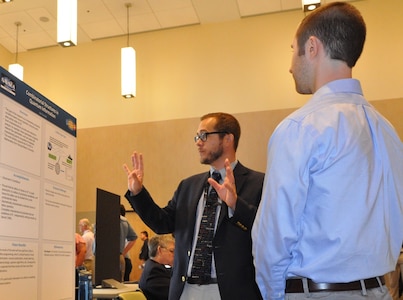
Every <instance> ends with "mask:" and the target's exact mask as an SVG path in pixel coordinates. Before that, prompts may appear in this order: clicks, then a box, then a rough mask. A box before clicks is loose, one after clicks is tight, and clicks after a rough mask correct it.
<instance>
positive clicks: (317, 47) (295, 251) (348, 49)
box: [252, 2, 403, 300]
mask: <svg viewBox="0 0 403 300" xmlns="http://www.w3.org/2000/svg"><path fill="white" fill-rule="evenodd" d="M365 37H366V26H365V23H364V20H363V18H362V16H361V14H360V12H359V11H358V10H357V9H356V8H355V7H354V6H352V5H351V4H349V3H346V2H332V3H329V4H327V5H324V6H321V7H320V8H318V9H317V10H314V11H313V12H312V13H310V14H308V15H307V16H306V17H305V18H304V20H303V21H302V22H301V24H300V25H299V27H298V29H297V32H296V35H295V39H294V41H293V43H292V49H293V56H292V62H291V68H290V72H291V73H292V75H293V77H294V81H295V86H296V90H297V92H298V93H301V94H313V96H312V98H311V99H310V100H309V102H308V103H307V104H305V105H304V106H303V107H302V108H300V109H298V110H297V111H295V112H294V113H292V114H291V115H290V116H288V117H287V118H285V119H284V120H283V121H282V122H281V123H280V124H279V125H278V126H277V128H276V129H275V131H274V133H273V135H272V137H271V138H270V142H269V145H268V158H267V168H266V177H265V182H264V187H263V193H262V201H261V202H260V206H259V209H258V212H257V215H256V219H255V223H254V226H253V230H252V239H253V255H254V258H255V261H254V262H255V266H256V277H257V283H258V285H259V287H260V290H261V292H262V296H263V298H264V299H265V300H270V299H316V298H320V299H332V300H333V299H340V300H347V299H366V300H369V299H390V295H389V294H388V291H387V288H386V287H385V286H384V284H383V275H384V274H385V273H387V272H390V271H391V270H393V269H394V268H395V266H396V261H397V258H398V256H399V252H400V246H401V244H402V240H403V159H402V158H403V145H402V142H401V141H400V139H399V137H398V135H397V134H396V132H395V130H394V129H393V127H392V126H391V124H390V123H389V122H388V121H387V120H386V119H385V118H384V117H383V116H381V115H380V114H379V113H378V112H377V111H376V110H375V108H374V107H373V106H372V105H371V104H369V103H368V102H367V100H365V98H364V97H363V92H362V89H361V85H360V82H359V81H358V80H356V79H352V68H353V67H354V65H355V63H356V61H357V60H358V58H359V57H360V55H361V52H362V49H363V46H364V42H365Z"/></svg>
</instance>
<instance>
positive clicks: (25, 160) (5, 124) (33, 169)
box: [0, 94, 41, 176]
mask: <svg viewBox="0 0 403 300" xmlns="http://www.w3.org/2000/svg"><path fill="white" fill-rule="evenodd" d="M0 100H7V97H6V96H4V95H3V94H0ZM0 103H1V104H2V105H1V107H2V109H1V140H0V148H1V150H0V162H1V163H3V164H6V165H9V166H13V167H15V168H17V169H21V170H24V171H26V172H30V173H32V174H35V175H38V176H39V175H40V174H39V172H40V155H41V148H40V147H41V144H40V141H41V118H40V117H38V116H37V115H36V114H34V113H33V112H31V111H30V110H28V109H26V108H24V107H23V106H22V105H20V104H18V103H14V102H12V101H10V100H8V101H0Z"/></svg>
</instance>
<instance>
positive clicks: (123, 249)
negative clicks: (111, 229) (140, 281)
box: [120, 204, 137, 281]
mask: <svg viewBox="0 0 403 300" xmlns="http://www.w3.org/2000/svg"><path fill="white" fill-rule="evenodd" d="M136 239H137V234H136V233H135V232H134V230H133V227H132V226H131V225H130V223H129V221H128V220H127V219H126V208H125V206H124V205H123V204H121V205H120V271H121V273H122V281H129V280H130V273H131V271H132V268H133V265H132V261H131V259H130V257H129V251H130V249H131V248H133V246H134V243H135V242H136Z"/></svg>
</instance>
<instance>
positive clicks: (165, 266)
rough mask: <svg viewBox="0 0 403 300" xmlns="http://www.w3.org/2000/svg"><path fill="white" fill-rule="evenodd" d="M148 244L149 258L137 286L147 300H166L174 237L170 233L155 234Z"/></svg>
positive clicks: (172, 259)
mask: <svg viewBox="0 0 403 300" xmlns="http://www.w3.org/2000/svg"><path fill="white" fill-rule="evenodd" d="M149 246H150V259H149V260H147V261H146V263H145V266H144V270H143V272H142V273H141V277H140V280H139V288H140V289H141V290H142V291H143V293H144V295H145V296H146V297H147V300H168V294H169V284H170V281H171V277H172V266H173V263H174V252H175V239H174V238H173V237H172V235H171V234H164V235H156V236H153V237H152V238H151V239H150V243H149Z"/></svg>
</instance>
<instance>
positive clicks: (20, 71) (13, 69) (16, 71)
mask: <svg viewBox="0 0 403 300" xmlns="http://www.w3.org/2000/svg"><path fill="white" fill-rule="evenodd" d="M14 24H15V26H17V34H16V38H15V64H11V65H9V66H8V71H9V72H10V73H11V74H13V75H14V76H15V77H17V78H18V79H20V80H24V67H23V66H21V65H20V64H19V63H18V33H19V28H20V26H21V22H15V23H14Z"/></svg>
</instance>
